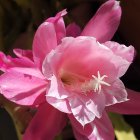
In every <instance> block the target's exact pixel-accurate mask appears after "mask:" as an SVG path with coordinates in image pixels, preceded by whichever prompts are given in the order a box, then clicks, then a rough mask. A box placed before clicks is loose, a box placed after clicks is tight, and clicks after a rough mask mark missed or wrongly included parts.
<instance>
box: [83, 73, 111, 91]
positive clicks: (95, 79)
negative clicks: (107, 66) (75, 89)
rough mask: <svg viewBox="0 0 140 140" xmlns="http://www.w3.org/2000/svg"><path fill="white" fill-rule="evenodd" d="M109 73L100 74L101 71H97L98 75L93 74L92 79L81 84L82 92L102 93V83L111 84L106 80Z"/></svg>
mask: <svg viewBox="0 0 140 140" xmlns="http://www.w3.org/2000/svg"><path fill="white" fill-rule="evenodd" d="M106 77H107V75H103V76H101V75H100V72H99V71H98V72H97V76H95V75H92V79H91V80H90V81H86V82H84V83H83V84H82V85H81V90H82V93H84V94H86V93H87V92H90V91H94V92H97V93H100V92H101V90H102V85H104V86H110V84H109V83H107V82H105V78H106Z"/></svg>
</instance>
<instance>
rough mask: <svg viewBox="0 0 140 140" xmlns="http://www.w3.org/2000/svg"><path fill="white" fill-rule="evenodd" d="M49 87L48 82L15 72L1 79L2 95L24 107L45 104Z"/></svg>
mask: <svg viewBox="0 0 140 140" xmlns="http://www.w3.org/2000/svg"><path fill="white" fill-rule="evenodd" d="M47 87H48V83H47V81H44V80H42V79H40V78H37V77H34V76H32V75H28V74H23V73H18V72H15V71H9V72H6V73H4V74H3V75H1V77H0V93H2V94H3V95H4V96H5V97H6V98H8V99H9V100H11V101H13V102H15V103H18V104H22V105H33V104H38V103H41V102H43V101H44V98H45V91H46V89H47ZM43 97H44V98H43Z"/></svg>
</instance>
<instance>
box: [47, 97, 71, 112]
mask: <svg viewBox="0 0 140 140" xmlns="http://www.w3.org/2000/svg"><path fill="white" fill-rule="evenodd" d="M46 100H47V102H48V103H49V104H51V105H52V106H53V107H55V108H56V109H58V110H60V111H61V112H64V113H71V108H70V105H69V103H68V101H67V100H66V99H56V98H53V97H49V96H47V98H46Z"/></svg>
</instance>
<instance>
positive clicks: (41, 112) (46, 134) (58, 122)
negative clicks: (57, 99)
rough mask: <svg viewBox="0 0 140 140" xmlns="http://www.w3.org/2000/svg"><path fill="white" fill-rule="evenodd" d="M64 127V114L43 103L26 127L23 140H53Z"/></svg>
mask: <svg viewBox="0 0 140 140" xmlns="http://www.w3.org/2000/svg"><path fill="white" fill-rule="evenodd" d="M65 125H66V114H64V113H62V112H60V111H58V110H56V109H55V108H53V107H52V106H50V105H49V104H47V103H45V104H43V105H41V106H40V107H39V108H38V111H37V113H36V114H35V116H34V117H33V119H32V120H31V122H30V124H29V126H28V127H27V129H26V131H25V134H24V136H23V140H53V139H54V138H55V136H57V135H58V134H59V133H60V132H61V131H62V129H63V128H64V126H65Z"/></svg>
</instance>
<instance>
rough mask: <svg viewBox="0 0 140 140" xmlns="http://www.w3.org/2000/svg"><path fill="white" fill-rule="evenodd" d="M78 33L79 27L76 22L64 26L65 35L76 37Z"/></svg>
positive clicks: (79, 31)
mask: <svg viewBox="0 0 140 140" xmlns="http://www.w3.org/2000/svg"><path fill="white" fill-rule="evenodd" d="M80 33H81V29H80V27H79V26H78V25H77V24H76V23H71V24H69V25H68V26H67V28H66V36H72V37H77V36H79V35H80Z"/></svg>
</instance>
